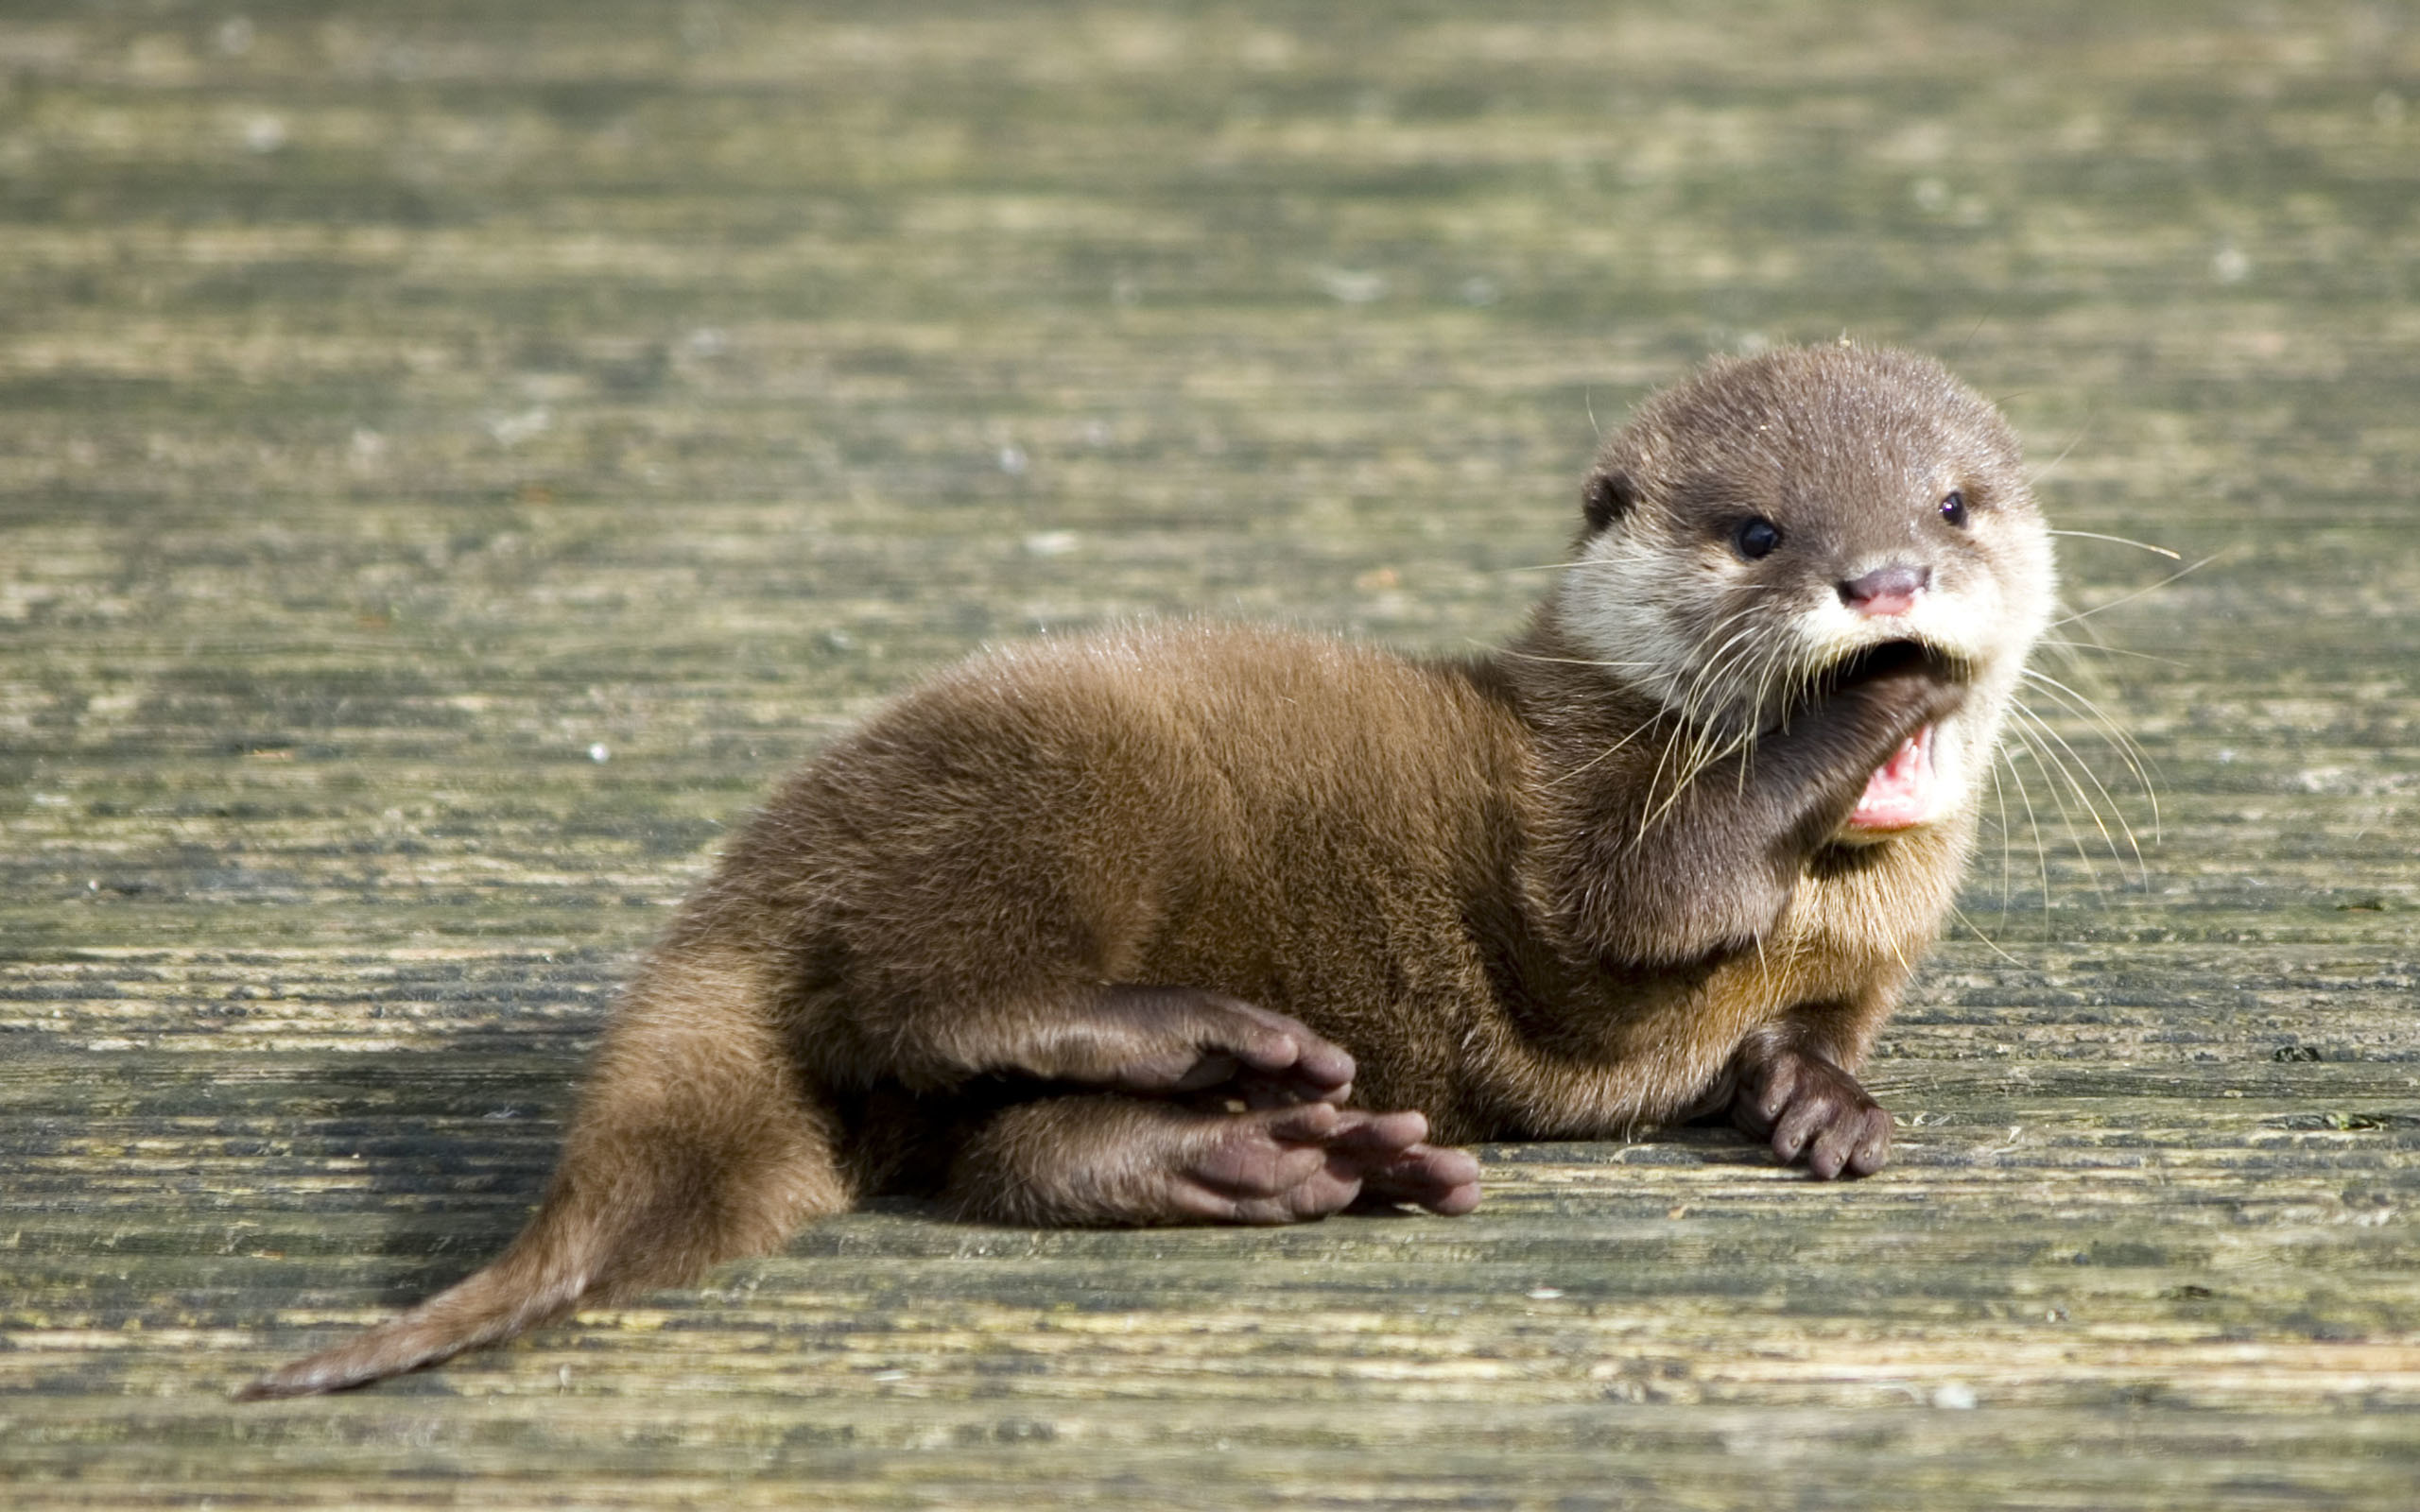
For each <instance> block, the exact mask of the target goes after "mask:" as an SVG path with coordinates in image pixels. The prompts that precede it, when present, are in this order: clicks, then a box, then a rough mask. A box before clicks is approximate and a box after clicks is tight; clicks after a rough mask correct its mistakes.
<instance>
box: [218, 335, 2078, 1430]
mask: <svg viewBox="0 0 2420 1512" xmlns="http://www.w3.org/2000/svg"><path fill="white" fill-rule="evenodd" d="M2051 573H2052V564H2051V558H2050V551H2049V539H2048V531H2047V529H2046V527H2045V526H2044V524H2043V523H2042V520H2041V518H2040V516H2039V514H2038V513H2037V512H2036V508H2035V506H2034V502H2033V500H2032V497H2031V491H2030V490H2029V487H2028V482H2027V479H2026V476H2025V474H2024V472H2023V469H2022V467H2021V464H2020V461H2019V456H2018V449H2017V445H2016V442H2015V439H2014V437H2013V436H2012V434H2011V432H2010V431H2009V429H2008V427H2007V425H2006V424H2005V423H2004V422H2003V421H2002V420H2001V419H2000V417H1999V416H1998V414H1997V412H1996V411H1995V410H1994V409H1993V407H1992V406H1991V405H1990V404H1988V403H1986V402H1985V401H1984V400H1983V399H1981V398H1980V397H1979V396H1978V395H1977V394H1975V393H1974V392H1973V391H1972V390H1970V389H1968V388H1967V387H1964V386H1962V384H1960V383H1959V382H1958V381H1957V380H1955V379H1954V378H1952V377H1951V376H1950V375H1949V374H1948V373H1947V372H1946V371H1945V369H1942V368H1941V367H1940V366H1939V365H1938V364H1936V363H1934V362H1932V361H1930V360H1928V359H1926V358H1923V357H1919V356H1913V355H1910V354H1907V353H1904V352H1894V351H1890V350H1880V349H1869V348H1861V347H1857V346H1851V345H1846V344H1843V345H1840V346H1833V347H1818V348H1804V349H1792V350H1786V351H1778V352H1769V353H1766V354H1762V355H1758V356H1754V357H1748V358H1737V359H1722V360H1717V361H1715V362H1713V363H1711V364H1710V365H1708V366H1706V367H1705V368H1703V369H1701V370H1699V371H1698V372H1696V373H1695V374H1694V375H1692V376H1690V377H1689V378H1687V379H1686V380H1685V381H1684V382H1682V383H1681V384H1679V385H1678V386H1676V387H1672V388H1670V389H1668V390H1667V391H1665V392H1663V393H1661V394H1659V395H1656V396H1654V397H1652V398H1651V399H1650V400H1649V401H1647V402H1646V403H1645V404H1643V405H1642V406H1641V407H1640V408H1639V409H1638V411H1637V412H1636V414H1635V415H1634V418H1633V420H1632V421H1631V422H1630V423H1629V425H1628V426H1627V427H1626V428H1624V429H1623V430H1622V431H1621V432H1620V433H1619V434H1618V435H1616V437H1614V438H1612V440H1611V441H1609V442H1608V443H1607V444H1606V445H1605V446H1604V448H1603V451H1602V453H1601V455H1599V458H1598V459H1597V462H1596V465H1595V467H1594V469H1593V470H1592V471H1591V472H1590V474H1589V476H1588V478H1587V480H1586V483H1585V485H1584V489H1583V492H1582V520H1581V524H1580V530H1579V534H1578V538H1577V541H1576V542H1575V545H1574V548H1573V551H1572V553H1571V556H1570V558H1569V560H1568V562H1567V563H1566V564H1565V565H1564V570H1563V571H1562V572H1561V574H1560V576H1558V577H1557V579H1556V580H1555V586H1554V587H1553V589H1552V590H1551V592H1549V593H1547V595H1545V598H1544V601H1543V602H1542V604H1541V605H1540V606H1539V608H1538V610H1537V611H1536V614H1535V616H1534V618H1533V620H1532V622H1531V623H1530V626H1529V627H1528V628H1527V630H1526V631H1525V632H1524V633H1522V634H1521V635H1519V636H1518V637H1517V638H1515V640H1514V641H1513V644H1510V645H1509V646H1507V647H1506V648H1504V649H1503V650H1502V651H1500V652H1498V653H1496V654H1494V655H1489V656H1481V657H1477V658H1471V659H1464V660H1459V661H1455V660H1421V659H1415V658H1409V657H1403V656H1397V655H1392V654H1389V653H1387V652H1384V651H1380V650H1376V649H1371V648H1366V647H1362V646H1357V645H1353V644H1343V643H1340V642H1337V641H1333V640H1325V639H1320V638H1317V637H1312V636H1307V635H1299V634H1293V633H1285V632H1279V631H1273V630H1267V629H1251V628H1230V627H1207V626H1192V625H1186V626H1176V627H1139V628H1128V629H1123V630H1119V631H1116V632H1114V633H1105V634H1098V635H1092V636H1086V637H1075V638H1068V639H1063V640H1044V641H1040V642H1036V643H1032V644H1019V645H1011V646H1009V647H1007V648H1004V649H999V650H994V651H992V652H990V653H988V654H985V655H982V656H979V657H977V659H975V660H973V661H971V662H966V663H963V664H961V665H959V666H958V667H956V668H955V669H953V670H950V671H946V672H944V673H942V674H941V675H940V676H939V677H937V678H935V679H932V680H931V681H929V682H927V683H925V685H924V686H922V687H920V688H918V689H916V690H914V691H912V692H909V693H908V694H907V695H905V696H903V697H901V698H899V699H898V700H897V701H895V702H893V703H891V704H890V705H889V706H888V707H886V708H885V709H883V710H882V711H881V712H879V713H876V714H875V715H874V716H873V718H872V719H871V720H869V721H868V722H867V723H866V724H864V725H863V726H862V727H861V728H859V729H858V730H856V731H855V732H854V733H852V734H849V735H846V736H844V737H842V738H841V739H839V740H838V741H837V742H835V743H834V744H833V745H832V746H830V747H828V748H827V749H825V750H824V751H823V752H822V753H821V756H820V757H818V758H817V759H816V760H815V761H814V762H813V763H812V764H810V765H807V766H806V767H805V768H804V770H802V771H800V772H798V773H797V774H796V775H794V776H792V777H791V778H789V779H788V780H787V782H786V783H784V784H783V785H782V786H781V787H779V788H778V789H777V791H776V792H775V794H774V795H773V797H772V799H771V800H770V801H769V803H768V804H767V805H766V806H765V807H764V809H763V810H762V811H761V812H760V813H758V814H756V815H755V816H753V817H752V819H751V820H749V821H748V822H747V823H745V824H744V825H742V826H741V827H739V828H738V829H737V830H736V832H735V833H734V834H733V836H732V837H731V839H730V841H729V843H728V845H727V846H726V848H725V850H724V852H723V854H722V857H721V860H720V863H719V866H718V867H717V869H716V870H715V871H714V872H713V874H712V875H711V876H710V877H709V878H708V880H706V881H705V882H704V883H703V884H702V885H700V886H699V887H698V889H697V890H696V892H695V893H694V895H693V896H692V897H691V898H690V899H689V900H688V902H687V903H686V905H685V907H684V908H683V911H682V912H681V914H680V915H679V917H678V919H677V921H676V922H675V923H674V924H673V926H672V927H671V929H670V931H669V933H668V934H667V936H666V937H665V938H664V939H663V941H662V942H661V943H659V944H658V945H657V946H656V947H655V949H654V951H653V952H652V954H649V955H648V957H647V959H646V960H645V962H644V964H643V965H642V966H641V967H640V968H639V970H638V971H637V974H636V977H635V979H634V980H633V981H632V982H631V984H630V986H629V988H628V989H627V990H626V992H625V993H624V995H623V996H622V998H621V1000H620V1002H619V1004H618V1005H617V1007H616V1008H615V1010H614V1016H613V1018H612V1021H611V1023H610V1026H609V1028H608V1030H607V1033H606V1036H605V1039H604V1040H603V1043H602V1045H601V1046H600V1048H599V1050H598V1052H597V1054H596V1062H595V1065H594V1068H593V1070H592V1072H591V1074H590V1076H589V1079H588V1082H587V1085H586V1088H585V1091H584V1092H583V1094H582V1096H581V1098H580V1101H579V1108H578V1111H577V1114H576V1116H575V1118H574V1119H573V1122H572V1124H571V1126H570V1129H569V1133H568V1135H567V1138H566V1140H565V1143H564V1147H563V1153H562V1160H561V1164H560V1166H559V1168H558V1170H557V1172H556V1174H555V1176H554V1177H553V1178H552V1181H551V1183H550V1185H549V1186H548V1188H547V1190H546V1193H545V1194H544V1199H543V1201H542V1203H541V1205H540V1207H539V1209H538V1211H537V1213H536V1215H535V1216H534V1217H533V1218H532V1219H531V1220H530V1222H529V1224H528V1226H527V1229H525V1230H524V1231H523V1233H522V1234H521V1235H520V1237H519V1238H518V1239H516V1240H515V1241H514V1242H513V1243H512V1245H511V1246H510V1247H509V1248H508V1249H507V1250H506V1251H505V1253H504V1254H503V1255H502V1257H501V1258H499V1259H498V1260H496V1261H495V1262H494V1263H493V1264H491V1265H489V1266H488V1267H487V1268H485V1269H483V1270H480V1271H478V1272H477V1273H475V1275H473V1276H471V1277H470V1278H469V1279H467V1280H463V1281H461V1282H460V1283H458V1285H456V1286H454V1287H453V1288H452V1289H450V1290H448V1291H445V1292H443V1293H441V1294H440V1295H439V1296H437V1297H433V1298H431V1299H430V1300H428V1301H426V1302H423V1303H422V1304H421V1305H420V1306H418V1307H416V1308H414V1309H413V1310H411V1311H410V1312H408V1313H406V1314H404V1315H403V1316H401V1317H400V1318H397V1319H395V1320H394V1321H391V1322H389V1323H387V1324H384V1325H382V1326H380V1327H376V1328H373V1329H371V1330H369V1331H368V1332H364V1333H361V1334H358V1335H356V1336H354V1338H352V1339H350V1340H348V1341H346V1342H343V1343H340V1344H338V1345H337V1346H336V1347H334V1348H332V1349H327V1350H325V1351H323V1352H321V1353H319V1354H315V1355H312V1356H310V1357H309V1358H307V1359H304V1360H301V1361H298V1362H296V1363H294V1364H290V1365H287V1366H284V1367H283V1368H280V1369H278V1370H275V1371H273V1372H271V1373H270V1374H268V1375H267V1376H265V1377H263V1378H261V1379H260V1380H258V1381H256V1382H254V1383H251V1385H250V1386H248V1387H246V1388H244V1390H243V1392H242V1393H241V1394H242V1395H243V1396H245V1397H247V1398H264V1397H287V1396H298V1395H303V1394H308V1393H314V1392H324V1391H335V1390H340V1389H344V1388H347V1387H352V1386H358V1385H362V1384H366V1383H371V1382H373V1381H377V1380H380V1379H383V1378H386V1377H389V1376H392V1375H396V1374H398V1373H401V1372H404V1371H406V1370H412V1369H417V1368H419V1367H422V1366H428V1365H432V1364H435V1363H437V1362H439V1361H441V1360H444V1359H446V1358H448V1357H450V1356H452V1355H454V1354H457V1353H458V1352H460V1351H462V1350H464V1349H472V1348H475V1347H478V1346H482V1345H488V1344H493V1343H495V1342H497V1341H499V1340H502V1339H505V1338H507V1337H510V1336H511V1335H513V1334H516V1333H519V1332H522V1331H524V1330H526V1329H528V1328H530V1327H532V1326H533V1325H536V1324H539V1323H542V1322H544V1321H547V1320H550V1319H553V1318H556V1317H559V1316H561V1315H562V1314H565V1313H568V1312H569V1311H571V1310H572V1309H573V1308H574V1307H575V1306H576V1305H579V1304H582V1303H592V1304H594V1303H603V1302H609V1301H612V1300H614V1299H617V1298H623V1297H630V1296H631V1295H633V1294H636V1293H639V1292H643V1291H647V1290H650V1289H653V1288H658V1287H664V1286H668V1285H676V1284H681V1283H683V1282H686V1281H689V1280H693V1279H695V1278H696V1277H697V1276H698V1275H700V1273H701V1272H702V1271H703V1270H704V1269H705V1268H706V1267H708V1266H710V1265H713V1264H715V1263H717V1262H720V1261H724V1260H727V1259H731V1258H734V1257H736V1256H741V1255H747V1254H753V1253H761V1252H764V1251H766V1250H769V1249H771V1248H773V1247H775V1246H779V1245H780V1244H781V1243H782V1242H783V1241H784V1240H785V1239H786V1238H787V1236H788V1235H789V1234H790V1233H791V1232H792V1231H793V1230H795V1229H797V1228H798V1227H799V1226H800V1225H802V1224H804V1223H805V1222H807V1221H808V1220H810V1219H813V1218H816V1217H819V1216H821V1215H826V1214H830V1213H835V1212H838V1211H843V1210H845V1209H848V1208H849V1207H851V1206H852V1205H853V1204H855V1203H856V1202H857V1201H859V1200H860V1199H862V1198H864V1197H866V1196H869V1195H871V1194H881V1193H910V1194H924V1195H927V1196H931V1197H935V1198H938V1199H939V1200H940V1201H941V1202H942V1203H943V1204H945V1205H946V1207H947V1208H948V1209H949V1210H950V1211H954V1212H956V1213H958V1214H960V1215H963V1216H965V1217H967V1218H971V1219H980V1220H988V1221H996V1222H1005V1223H1014V1224H1032V1225H1094V1224H1099V1225H1142V1224H1173V1223H1216V1222H1223V1223H1254V1224H1267V1223H1286V1222H1293V1221H1299V1220H1305V1219H1312V1218H1318V1217H1322V1216H1324V1215H1326V1214H1330V1213H1334V1212H1338V1211H1342V1210H1344V1209H1346V1208H1348V1207H1351V1206H1354V1205H1356V1204H1371V1203H1378V1204H1399V1205H1407V1206H1413V1207H1419V1208H1425V1209H1426V1210H1428V1211H1432V1212H1436V1213H1441V1214H1455V1213H1461V1212H1464V1211H1468V1210H1469V1209H1470V1208H1472V1207H1473V1206H1474V1205H1475V1204H1476V1203H1477V1202H1478V1196H1479V1192H1478V1175H1479V1171H1478V1162H1477V1161H1476V1160H1474V1159H1473V1158H1472V1157H1471V1156H1470V1155H1469V1154H1467V1153H1466V1152H1464V1151H1462V1150H1461V1149H1458V1148H1455V1146H1458V1145H1461V1144H1464V1143H1470V1142H1473V1141H1479V1140H1534V1139H1592V1138H1606V1137H1627V1136H1630V1135H1632V1134H1633V1133H1634V1131H1636V1130H1639V1129H1642V1128H1645V1127H1648V1126H1650V1125H1658V1124H1669V1123H1672V1122H1674V1121H1679V1120H1687V1119H1693V1118H1706V1117H1727V1118H1728V1119H1729V1120H1730V1121H1731V1122H1733V1123H1735V1124H1737V1125H1738V1126H1739V1127H1741V1128H1743V1129H1745V1130H1747V1131H1749V1132H1750V1133H1752V1134H1753V1135H1755V1137H1757V1138H1759V1139H1762V1140H1765V1141H1767V1142H1769V1143H1770V1144H1771V1147H1772V1152H1773V1154H1774V1155H1775V1156H1776V1157H1777V1158H1779V1159H1780V1160H1783V1161H1785V1162H1794V1163H1796V1164H1799V1165H1803V1166H1804V1167H1805V1168H1806V1170H1807V1171H1808V1172H1809V1173H1811V1174H1812V1175H1813V1176H1815V1177H1824V1178H1830V1177H1842V1176H1863V1175H1867V1174H1870V1173H1872V1172H1874V1171H1876V1170H1877V1169H1879V1168H1880V1167H1881V1166H1882V1165H1883V1164H1884V1162H1885V1160H1887V1158H1888V1153H1889V1149H1890V1143H1891V1120H1890V1116H1889V1115H1888V1113H1886V1112H1885V1111H1884V1110H1883V1109H1882V1108H1880V1107H1879V1106H1878V1105H1877V1104H1876V1102H1875V1100H1874V1099H1873V1097H1871V1096H1870V1095H1869V1094H1868V1093H1867V1092H1866V1091H1865V1089H1864V1088H1863V1087H1862V1086H1861V1085H1859V1083H1858V1080H1857V1075H1856V1072H1857V1069H1858V1064H1859V1063H1860V1061H1861V1060H1862V1059H1863V1057H1864V1056H1865V1054H1866V1052H1867V1050H1868V1048H1869V1047H1870V1046H1871V1045H1872V1043H1873V1041H1874V1039H1875V1036H1876V1031H1877V1029H1878V1027H1879V1026H1880V1024H1881V1023H1882V1022H1883V1020H1884V1018H1885V1017H1886V1015H1888V1014H1889V1012H1890V1011H1891V1009H1892V1006H1893V1003H1894V1001H1895V1000H1896V999H1897V997H1898V995H1899V993H1900V991H1901V989H1902V988H1903V987H1904V986H1905V985H1906V983H1907V981H1908V979H1909V976H1910V972H1911V971H1912V970H1913V967H1914V963H1915V961H1916V960H1917V958H1918V956H1919V954H1921V953H1922V951H1923V950H1924V948H1925V947H1926V945H1927V943H1928V942H1929V940H1930V939H1931V937H1932V936H1933V935H1934V933H1935V932H1936V930H1937V928H1938V926H1939V923H1940V921H1941V919H1942V918H1943V916H1944V913H1945V910H1946V909H1947V908H1948V907H1949V905H1950V902H1951V897H1952V893H1953V890H1954V888H1955V887H1956V885H1957V883H1958V879H1959V875H1960V871H1961V868H1962V865H1963V862H1964V859H1965V856H1966V853H1967V851H1968V850H1969V848H1970V846H1971V844H1972V841H1973V838H1974V832H1975V824H1976V814H1977V808H1978V802H1977V799H1978V783H1979V779H1980V778H1981V776H1982V774H1983V773H1984V771H1985V768H1986V765H1987V764H1988V762H1989V761H1990V760H1991V752H1992V750H1993V747H1994V742H1995V739H1996V737H1997V731H1998V730H1999V727H2000V724H2001V721H2002V718H2003V716H2004V714H2005V713H2006V711H2007V709H2008V707H2009V703H2010V698H2011V696H2012V694H2013V691H2014V685H2015V682H2016V679H2017V678H2018V676H2019V671H2020V668H2021V667H2022V665H2023V663H2024V661H2025V658H2026V656H2027V654H2028V652H2029V650H2030V648H2031V645H2032V644H2033V642H2034V641H2035V639H2036V638H2037V637H2038V636H2039V635H2040V634H2041V633H2042V630H2043V628H2044V627H2045V624H2046V623H2047V620H2048V611H2049V604H2050V595H2051Z"/></svg>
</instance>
